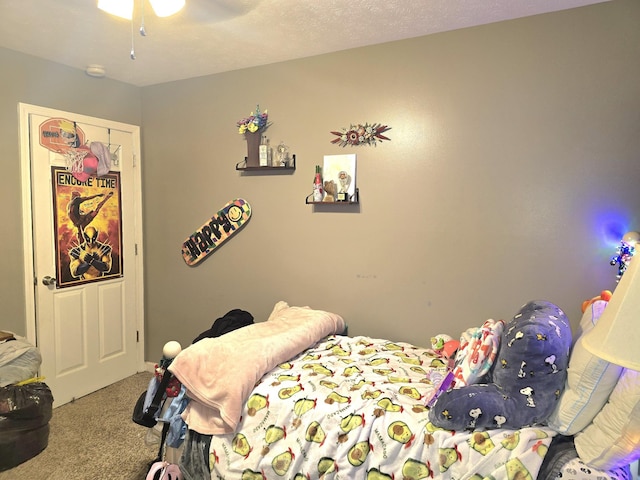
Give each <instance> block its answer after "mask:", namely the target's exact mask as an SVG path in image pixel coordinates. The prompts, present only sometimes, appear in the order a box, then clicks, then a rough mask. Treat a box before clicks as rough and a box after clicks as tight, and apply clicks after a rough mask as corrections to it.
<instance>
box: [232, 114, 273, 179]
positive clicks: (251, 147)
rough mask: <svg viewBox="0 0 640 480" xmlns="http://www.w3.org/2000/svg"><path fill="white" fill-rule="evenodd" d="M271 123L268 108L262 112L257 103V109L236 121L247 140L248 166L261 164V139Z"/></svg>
mask: <svg viewBox="0 0 640 480" xmlns="http://www.w3.org/2000/svg"><path fill="white" fill-rule="evenodd" d="M269 125H271V123H270V122H269V113H268V112H267V110H265V111H264V112H261V111H260V105H256V111H255V112H251V115H249V116H248V117H244V118H241V119H240V120H238V121H237V122H236V126H237V127H238V133H239V134H240V135H244V138H245V140H246V141H247V165H246V166H247V167H259V166H260V141H261V139H262V133H263V132H264V131H265V130H266V129H267V128H268V127H269Z"/></svg>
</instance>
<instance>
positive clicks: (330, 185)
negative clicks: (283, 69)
mask: <svg viewBox="0 0 640 480" xmlns="http://www.w3.org/2000/svg"><path fill="white" fill-rule="evenodd" d="M336 190H337V186H336V182H334V181H333V180H329V181H327V182H324V191H325V192H326V195H325V197H324V200H323V202H335V201H336Z"/></svg>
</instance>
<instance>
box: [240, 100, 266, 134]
mask: <svg viewBox="0 0 640 480" xmlns="http://www.w3.org/2000/svg"><path fill="white" fill-rule="evenodd" d="M269 125H271V124H270V123H269V115H268V113H267V110H265V111H264V112H261V111H260V105H256V111H255V113H254V112H251V115H249V116H248V117H246V118H243V119H242V120H239V121H238V123H237V126H238V133H239V134H240V135H242V134H243V133H246V132H251V133H254V132H257V131H258V130H260V129H262V128H266V127H268V126H269Z"/></svg>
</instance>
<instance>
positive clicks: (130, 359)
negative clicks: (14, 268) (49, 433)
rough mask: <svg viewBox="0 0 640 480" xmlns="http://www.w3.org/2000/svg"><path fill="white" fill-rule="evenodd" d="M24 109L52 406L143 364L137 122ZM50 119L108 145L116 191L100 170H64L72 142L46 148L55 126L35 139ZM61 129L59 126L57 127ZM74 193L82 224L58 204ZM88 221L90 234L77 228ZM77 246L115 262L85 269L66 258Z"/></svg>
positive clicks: (37, 290)
mask: <svg viewBox="0 0 640 480" xmlns="http://www.w3.org/2000/svg"><path fill="white" fill-rule="evenodd" d="M23 110H24V111H25V112H28V129H29V135H28V138H29V148H28V150H29V163H30V177H31V182H30V188H31V212H30V213H31V218H32V236H33V243H32V246H33V247H32V248H33V271H34V273H33V275H34V278H35V282H34V298H35V301H34V310H35V312H34V318H35V333H36V344H37V346H38V348H39V350H40V352H41V354H42V358H43V362H42V367H41V375H43V376H44V377H45V380H44V381H45V383H47V385H49V387H50V388H51V390H52V392H53V395H54V406H60V405H62V404H64V403H67V402H69V401H71V400H73V399H74V398H78V397H80V396H83V395H86V394H88V393H91V392H93V391H95V390H97V389H100V388H102V387H105V386H107V385H110V384H111V383H114V382H116V381H118V380H120V379H122V378H125V377H127V376H129V375H132V374H133V373H136V372H137V371H140V370H141V369H142V368H141V367H143V365H144V362H143V361H142V348H143V347H142V345H143V344H142V343H140V338H141V335H140V334H141V328H140V322H141V320H139V319H141V312H143V308H142V305H141V302H142V295H140V294H139V293H138V292H139V291H141V288H142V259H141V257H140V255H139V253H140V252H139V250H140V247H141V244H142V242H141V231H140V227H139V225H140V223H141V222H140V219H141V205H140V195H139V192H140V176H139V170H137V168H138V167H137V166H136V165H135V159H136V158H137V157H139V130H138V127H135V126H130V125H123V124H118V123H114V122H110V121H106V120H101V119H96V118H92V117H85V116H81V115H77V114H72V113H67V112H59V111H52V110H49V109H42V108H40V107H33V106H27V107H26V108H24V109H23ZM23 110H21V113H22V112H23ZM52 119H64V120H68V121H69V122H68V123H67V125H69V124H72V125H73V128H74V129H75V132H80V133H82V135H80V133H78V134H77V135H75V137H76V138H77V139H79V140H82V141H83V142H84V145H87V146H88V145H89V142H100V143H103V144H104V145H106V146H108V148H109V151H110V153H113V155H111V157H110V158H111V168H110V171H109V174H108V175H111V174H113V175H112V176H113V177H114V178H116V179H118V182H119V197H115V196H114V195H113V191H114V190H112V189H113V188H114V187H113V185H115V184H116V183H108V185H109V186H108V187H104V188H103V185H107V182H106V181H105V178H107V177H108V175H107V177H104V176H103V177H102V180H99V179H97V178H96V175H95V174H93V175H92V176H90V177H88V178H87V179H86V180H83V179H80V178H78V177H76V176H72V175H71V174H69V175H66V174H67V172H68V171H69V169H70V168H73V167H72V165H73V162H72V161H73V159H74V158H77V154H78V153H79V152H78V150H77V149H76V147H77V145H74V146H73V147H68V148H67V147H65V148H66V150H60V151H52V149H51V144H54V142H53V141H52V140H51V137H55V136H56V135H57V133H58V131H57V130H55V128H54V129H52V130H51V131H50V130H47V131H46V134H47V135H48V138H44V141H43V135H44V134H43V133H42V132H43V130H42V128H41V127H42V126H43V125H49V124H51V123H52ZM23 123H24V122H23ZM59 132H60V133H64V132H62V129H60V130H59ZM56 141H57V138H56ZM54 150H55V144H54ZM81 160H82V157H81ZM52 167H56V168H57V170H55V171H53V170H52ZM54 173H56V175H57V174H60V175H62V176H63V177H64V178H68V180H65V182H68V183H66V184H65V188H60V187H59V180H58V178H56V176H55V175H54ZM60 178H62V177H60ZM54 180H55V182H58V187H56V186H54ZM56 188H57V189H56ZM115 191H116V192H117V188H116V189H115ZM89 193H92V194H91V195H90V194H89ZM78 195H80V197H81V198H80V200H82V203H81V204H80V211H81V212H82V213H83V215H87V216H86V217H83V222H85V223H83V225H82V227H81V226H79V222H78V221H77V218H75V217H73V216H72V214H71V211H70V210H69V209H68V207H65V208H62V206H63V205H69V204H71V203H72V202H71V200H72V199H75V198H76V197H77V196H78ZM54 196H55V199H54ZM116 198H117V199H118V201H116ZM56 202H57V203H58V208H56ZM116 205H117V206H118V207H119V212H118V209H117V208H115V206H116ZM114 211H115V212H116V213H115V214H114ZM94 213H95V215H94ZM89 214H90V215H89ZM74 219H75V220H76V221H74ZM114 219H115V220H116V221H115V222H114ZM118 219H119V221H118ZM114 224H115V225H116V227H115V230H117V233H120V238H121V240H118V241H117V242H115V245H114V242H112V241H111V240H110V239H112V238H113V236H114V233H113V230H114ZM90 228H93V229H94V231H95V232H96V233H95V235H94V236H91V235H84V233H85V230H86V231H87V232H89V231H90ZM116 238H117V236H116ZM61 245H63V246H64V248H63V247H61ZM56 246H57V247H58V249H59V251H58V252H56ZM99 246H102V247H101V248H103V250H100V249H99ZM90 247H91V248H93V251H94V252H99V254H98V253H96V254H95V255H96V256H95V259H92V258H91V257H90V256H86V255H88V252H91V250H90ZM74 252H75V253H74ZM78 252H81V253H80V255H82V256H83V257H84V259H82V260H81V261H86V262H92V261H94V260H97V259H100V260H105V259H106V258H107V257H108V258H109V262H107V263H105V265H110V262H111V259H112V258H114V257H116V255H117V257H116V260H118V261H120V260H121V263H118V269H115V270H114V269H113V265H110V267H109V268H108V269H107V270H106V271H104V272H101V271H98V270H91V271H90V272H91V273H92V275H91V276H89V275H88V273H90V272H87V273H86V274H85V273H82V272H81V271H80V270H76V269H72V267H71V265H72V263H73V260H74V259H78V258H79V254H78ZM103 252H107V253H103ZM74 255H75V256H74ZM101 255H102V257H101ZM62 259H64V262H63V261H62ZM86 259H90V260H86ZM116 260H114V263H115V261H116ZM78 261H80V260H78ZM105 262H106V260H105ZM92 265H93V263H92ZM112 272H115V273H112ZM62 274H64V275H66V277H67V278H66V280H65V282H61V275H62ZM45 276H51V277H56V276H57V277H58V280H57V282H53V283H51V282H47V281H46V280H44V281H43V279H44V277H45ZM69 278H71V279H73V280H74V281H68V279H69ZM47 283H49V284H47ZM28 303H29V302H28Z"/></svg>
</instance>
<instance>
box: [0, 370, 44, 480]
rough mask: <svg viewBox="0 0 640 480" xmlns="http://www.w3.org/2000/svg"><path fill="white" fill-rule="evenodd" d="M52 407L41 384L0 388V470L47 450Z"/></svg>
mask: <svg viewBox="0 0 640 480" xmlns="http://www.w3.org/2000/svg"><path fill="white" fill-rule="evenodd" d="M52 408H53V395H52V394H51V390H50V389H49V387H48V386H47V385H46V384H44V383H42V382H35V383H29V384H26V385H21V386H18V385H8V386H6V387H1V388H0V471H3V470H7V469H9V468H13V467H15V466H16V465H19V464H21V463H22V462H25V461H27V460H29V459H30V458H33V457H35V456H36V455H37V454H39V453H40V452H41V451H43V450H44V449H45V448H46V447H47V444H48V442H49V420H51V412H52Z"/></svg>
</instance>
